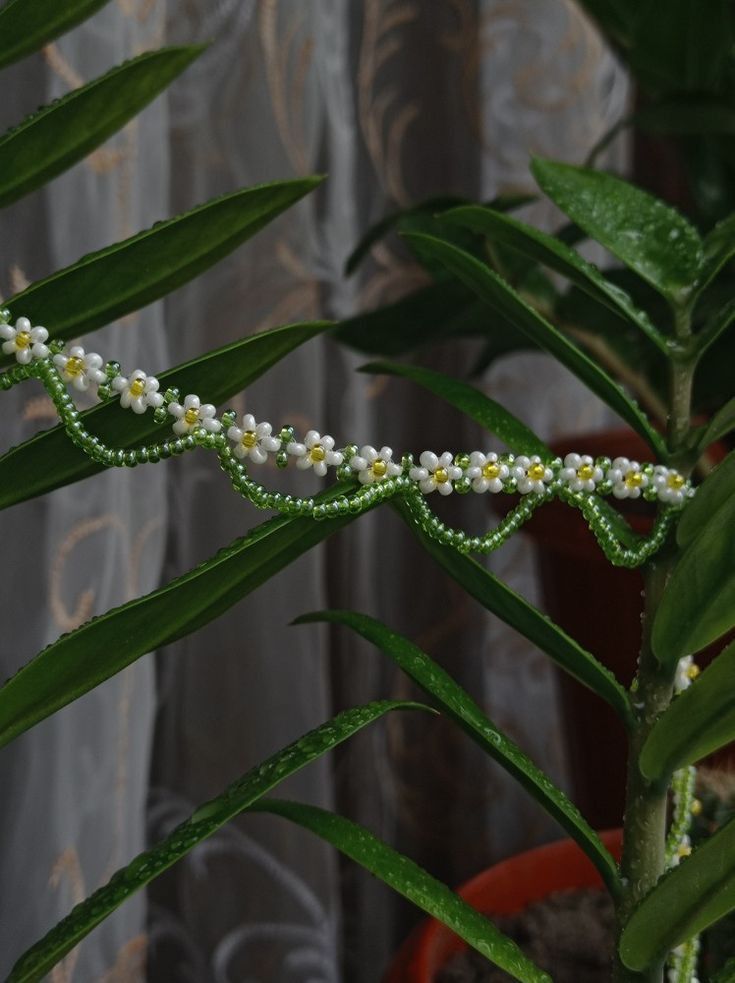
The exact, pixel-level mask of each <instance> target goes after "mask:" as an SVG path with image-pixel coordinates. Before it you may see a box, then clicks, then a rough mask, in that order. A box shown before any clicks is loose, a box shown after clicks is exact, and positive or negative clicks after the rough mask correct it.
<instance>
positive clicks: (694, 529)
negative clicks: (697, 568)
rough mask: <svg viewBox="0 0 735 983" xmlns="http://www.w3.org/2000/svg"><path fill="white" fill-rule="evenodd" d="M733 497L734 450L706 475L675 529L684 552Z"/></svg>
mask: <svg viewBox="0 0 735 983" xmlns="http://www.w3.org/2000/svg"><path fill="white" fill-rule="evenodd" d="M713 422H714V421H713ZM734 496H735V451H733V452H732V453H730V454H728V455H727V457H726V458H725V459H724V460H723V461H720V463H719V464H718V465H717V467H716V468H715V469H714V471H711V472H710V473H709V474H708V475H707V478H706V479H705V480H704V481H703V482H702V484H701V485H700V486H699V487H698V488H697V494H696V495H695V496H694V498H693V499H692V500H691V502H689V504H688V505H687V507H686V508H685V509H684V512H683V513H682V516H681V519H680V520H679V525H678V526H677V529H676V541H677V543H678V544H679V546H680V547H681V549H686V548H687V547H688V546H689V545H690V544H691V543H692V542H693V541H694V540H695V539H696V537H697V536H698V535H699V533H700V532H701V531H702V530H703V529H704V528H705V526H707V525H709V523H710V522H711V521H713V520H714V519H715V516H716V514H717V512H718V511H719V510H720V509H721V508H722V506H723V505H726V504H727V502H728V501H729V499H731V498H733V497H734ZM725 528H726V527H725ZM723 532H724V528H723Z"/></svg>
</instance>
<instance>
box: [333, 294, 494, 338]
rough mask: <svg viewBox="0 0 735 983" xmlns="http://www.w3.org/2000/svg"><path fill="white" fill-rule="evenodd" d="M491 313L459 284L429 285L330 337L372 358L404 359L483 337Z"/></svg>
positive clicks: (352, 320) (349, 323)
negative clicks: (439, 344)
mask: <svg viewBox="0 0 735 983" xmlns="http://www.w3.org/2000/svg"><path fill="white" fill-rule="evenodd" d="M490 321H491V314H490V313H489V312H488V309H487V308H486V307H485V306H484V305H483V304H481V303H480V302H479V301H478V300H477V299H476V297H475V295H474V294H473V293H472V292H471V291H469V290H468V289H467V288H466V287H465V286H464V284H461V283H456V282H447V283H432V284H430V285H429V286H427V287H420V288H419V289H418V290H415V291H414V292H413V293H410V294H408V295H407V296H405V297H401V299H400V300H397V301H392V302H391V303H388V304H384V305H383V306H382V307H377V308H375V309H374V310H371V311H365V312H363V313H360V314H355V315H354V316H353V317H351V318H348V319H347V320H345V321H342V322H340V324H339V325H338V326H337V327H336V328H335V332H334V337H335V338H336V339H337V340H338V341H341V342H342V343H343V344H345V345H349V346H350V348H356V349H357V350H358V351H360V352H367V353H369V354H371V355H386V356H394V355H403V354H405V353H406V352H410V351H413V350H414V349H416V348H421V347H422V346H423V345H428V344H430V343H431V342H435V341H444V340H446V339H447V338H455V337H458V336H465V335H476V334H484V333H485V332H486V331H487V330H489V328H490Z"/></svg>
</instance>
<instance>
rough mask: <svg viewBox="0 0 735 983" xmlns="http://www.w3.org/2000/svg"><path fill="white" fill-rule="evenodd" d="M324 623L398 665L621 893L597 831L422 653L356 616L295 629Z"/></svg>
mask: <svg viewBox="0 0 735 983" xmlns="http://www.w3.org/2000/svg"><path fill="white" fill-rule="evenodd" d="M317 621H327V622H330V623H332V624H338V625H346V626H347V627H348V628H351V629H352V630H353V631H355V632H357V634H358V635H362V637H363V638H366V639H367V640H368V641H369V642H372V644H373V645H376V646H377V647H378V648H379V649H381V650H382V651H383V652H385V654H386V655H387V656H389V658H391V659H392V660H393V661H394V662H395V663H396V665H397V666H398V667H399V668H400V669H402V670H403V671H404V672H405V673H406V674H407V675H408V676H410V677H411V679H413V681H414V682H415V683H417V684H418V685H419V686H420V687H421V689H423V690H424V692H425V693H428V694H429V696H432V697H434V699H435V700H436V701H437V703H438V704H439V706H440V707H441V709H442V710H443V711H444V712H445V713H447V714H448V715H449V716H450V717H451V718H452V720H454V721H455V722H456V723H457V724H459V726H460V727H461V728H462V729H463V730H464V731H465V732H466V733H467V734H469V736H470V737H471V738H472V740H473V741H475V742H476V743H477V744H479V746H480V747H481V748H482V749H483V751H485V752H486V753H487V754H489V755H490V757H492V758H493V759H494V760H495V761H497V762H498V763H499V764H500V765H501V766H502V767H503V768H505V770H506V771H507V772H509V773H510V774H511V775H512V776H513V777H514V778H515V779H516V780H517V781H518V782H520V784H521V785H522V786H523V787H524V788H525V789H526V791H527V792H528V793H529V794H530V795H531V796H533V798H534V799H536V801H537V802H538V803H539V804H540V805H541V806H542V807H543V808H544V809H545V810H546V812H548V813H549V815H551V816H552V817H553V818H554V819H555V820H556V821H557V822H558V823H559V824H560V826H561V827H562V828H563V829H565V830H566V831H567V833H569V835H570V836H571V837H572V838H573V839H574V840H575V841H576V842H577V843H578V844H579V845H580V847H581V848H582V849H583V850H584V852H585V853H586V854H587V856H588V857H589V858H590V860H591V861H592V863H593V864H594V865H595V866H596V867H597V869H598V870H599V872H600V874H601V875H602V878H603V880H604V881H605V883H606V884H607V886H608V888H609V889H610V892H611V893H612V895H613V896H614V897H615V896H617V895H618V894H619V891H620V880H619V877H618V871H617V866H616V864H615V861H614V860H613V858H612V857H611V856H610V854H609V853H608V851H607V850H606V849H605V847H604V846H603V845H602V843H601V842H600V839H599V837H598V836H597V834H596V833H595V831H594V830H593V829H592V828H591V827H590V826H589V824H588V823H587V822H585V820H584V819H583V817H582V816H581V815H580V813H579V810H578V809H577V807H576V806H575V805H573V804H572V803H571V802H570V801H569V799H568V798H567V797H566V795H564V793H563V792H562V791H561V790H560V789H558V788H557V787H556V786H555V785H554V783H553V782H552V781H551V780H550V779H549V778H547V776H546V775H545V774H544V773H543V772H542V771H541V770H540V769H539V768H537V767H536V765H534V763H533V762H532V761H531V760H530V758H528V757H527V756H526V755H525V754H524V753H523V751H521V749H520V748H519V747H518V746H517V745H516V744H514V743H513V741H511V740H509V739H508V738H507V737H506V736H505V734H503V733H502V731H500V730H498V728H497V727H496V726H495V724H494V723H493V722H492V720H489V719H488V717H486V716H485V714H484V713H483V712H482V710H481V709H480V707H479V706H478V705H477V704H476V703H475V701H474V700H473V699H472V697H471V696H470V695H469V693H467V692H466V691H465V690H464V689H462V687H461V686H459V685H458V684H457V683H456V682H455V681H454V680H453V679H452V677H451V676H450V675H449V674H448V673H447V672H445V671H444V670H443V669H442V668H441V666H439V665H437V663H436V662H434V660H433V659H431V658H430V657H429V656H428V655H427V654H426V653H425V652H423V651H422V650H421V649H420V648H418V646H416V645H414V644H413V642H410V641H409V640H408V639H407V638H404V637H403V636H402V635H399V634H397V633H396V632H393V631H391V630H390V629H389V628H386V626H385V625H384V624H382V623H381V622H380V621H376V619H375V618H370V617H367V616H366V615H364V614H357V613H356V612H354V611H320V612H317V613H315V614H307V615H303V616H302V617H300V618H297V619H296V621H295V622H294V624H306V623H311V622H317Z"/></svg>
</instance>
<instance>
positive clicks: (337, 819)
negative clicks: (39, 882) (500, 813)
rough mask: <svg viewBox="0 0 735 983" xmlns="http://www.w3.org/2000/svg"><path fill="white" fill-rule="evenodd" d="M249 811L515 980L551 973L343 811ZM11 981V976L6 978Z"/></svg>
mask: <svg viewBox="0 0 735 983" xmlns="http://www.w3.org/2000/svg"><path fill="white" fill-rule="evenodd" d="M250 811H251V812H267V813H270V814H272V815H276V816H283V817H284V818H285V819H289V820H291V822H294V823H297V824H298V825H299V826H303V827H304V828H305V829H308V830H311V832H312V833H315V834H316V835H317V836H320V837H321V838H322V839H324V840H326V841H327V843H331V844H332V846H334V847H336V848H337V849H338V850H340V851H341V852H342V853H344V854H345V856H347V857H349V858H350V859H351V860H354V861H356V862H357V863H359V864H360V865H361V866H362V867H365V868H366V869H367V870H369V871H370V873H371V874H374V875H375V877H378V878H379V879H380V880H381V881H383V883H385V884H387V885H388V886H389V887H392V888H393V890H394V891H397V892H398V893H399V894H401V895H403V897H404V898H408V900H409V901H412V902H413V904H415V905H416V906H417V907H419V908H421V909H422V910H423V911H425V912H427V913H428V914H429V915H433V917H434V918H437V919H438V920H439V921H440V922H442V923H443V924H444V925H446V926H447V927H448V928H451V930H452V931H453V932H455V933H456V934H457V935H458V936H459V937H460V938H461V939H464V940H465V942H467V943H468V945H471V946H472V947H473V948H474V949H477V951H478V952H479V953H481V954H482V955H483V956H484V957H485V958H486V959H488V960H489V961H490V962H492V963H495V965H496V966H500V967H501V969H504V970H505V971H506V973H509V974H510V975H511V976H512V977H513V979H515V980H520V981H521V983H552V981H551V977H550V976H548V975H547V974H546V973H545V972H543V970H541V969H539V968H538V966H536V965H535V964H534V963H533V962H531V960H530V959H529V958H528V957H527V956H525V955H524V954H523V953H522V952H521V950H520V949H519V948H518V946H517V945H516V943H515V942H513V941H512V940H511V939H509V938H508V937H507V936H505V935H503V934H502V933H501V932H500V931H499V930H498V929H497V928H496V927H495V926H494V925H493V923H492V922H491V921H490V920H489V919H488V918H486V917H485V916H484V915H481V914H480V913H479V912H478V911H475V909H474V908H472V907H471V906H470V905H469V904H467V902H466V901H463V900H462V898H460V897H459V895H458V894H455V893H454V891H452V890H450V889H449V888H448V887H447V886H446V884H442V882H441V881H438V880H436V878H434V877H432V876H431V874H429V873H428V872H427V871H425V870H424V869H423V868H422V867H419V865H418V864H416V863H414V862H413V860H410V859H409V858H408V857H405V856H403V855H402V854H400V853H398V852H397V851H396V850H394V849H393V848H392V847H390V846H388V844H387V843H383V841H382V840H379V839H378V837H377V836H375V835H374V834H373V833H371V832H370V831H369V830H367V829H365V828H364V827H363V826H359V825H358V824H357V823H353V822H352V821H351V820H349V819H345V818H344V816H338V815H335V814H334V813H333V812H327V811H326V810H325V809H319V808H317V807H316V806H310V805H304V804H303V803H300V802H282V801H279V800H277V799H265V800H264V801H261V802H258V803H257V805H255V806H253V807H252V809H251V810H250ZM10 983H14V981H12V980H11V981H10Z"/></svg>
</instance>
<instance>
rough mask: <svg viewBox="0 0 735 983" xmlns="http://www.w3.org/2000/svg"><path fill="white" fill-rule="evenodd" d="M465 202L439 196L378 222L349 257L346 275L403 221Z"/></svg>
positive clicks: (461, 199) (453, 197)
mask: <svg viewBox="0 0 735 983" xmlns="http://www.w3.org/2000/svg"><path fill="white" fill-rule="evenodd" d="M464 200H465V199H464V198H458V197H457V196H456V195H437V196H435V197H433V198H426V199H425V200H424V201H422V202H419V204H418V205H411V206H410V207H409V208H402V209H400V210H399V211H395V212H391V213H390V214H389V215H386V216H385V217H384V218H381V219H380V221H379V222H376V223H375V225H372V226H371V227H370V228H369V229H368V230H367V232H366V233H365V235H364V236H363V237H362V239H360V241H359V242H358V244H357V245H356V246H355V248H354V249H353V250H352V252H351V253H350V255H349V256H348V257H347V261H346V263H345V275H346V276H351V275H352V274H353V273H354V272H355V270H356V269H357V268H358V266H359V265H360V264H361V263H362V262H363V260H364V259H365V258H366V257H367V256H369V255H370V250H371V249H372V248H373V246H374V245H375V244H376V243H377V242H380V240H381V239H384V238H385V236H387V235H388V233H389V232H392V231H393V230H394V229H395V228H396V227H397V226H399V225H400V223H401V221H402V220H403V219H405V218H407V217H408V218H411V217H412V216H415V215H435V214H436V213H437V212H443V211H444V210H445V209H447V208H451V207H452V205H457V204H459V203H460V202H462V201H464Z"/></svg>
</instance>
